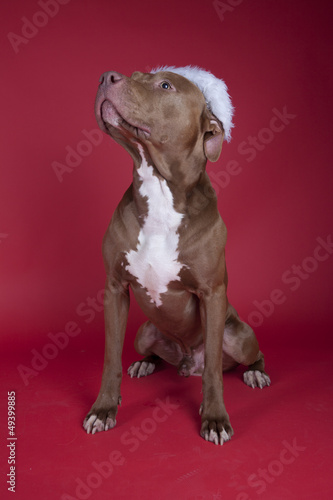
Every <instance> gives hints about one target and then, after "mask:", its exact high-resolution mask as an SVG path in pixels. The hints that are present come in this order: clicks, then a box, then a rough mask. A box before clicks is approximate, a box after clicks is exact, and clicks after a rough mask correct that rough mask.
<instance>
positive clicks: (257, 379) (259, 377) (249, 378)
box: [243, 370, 271, 389]
mask: <svg viewBox="0 0 333 500" xmlns="http://www.w3.org/2000/svg"><path fill="white" fill-rule="evenodd" d="M243 380H244V382H245V384H246V385H248V386H249V387H252V388H253V389H255V388H256V387H259V388H260V389H263V388H264V387H269V386H270V385H271V379H270V378H269V376H268V375H267V373H265V372H261V371H259V370H248V371H246V372H245V373H244V375H243Z"/></svg>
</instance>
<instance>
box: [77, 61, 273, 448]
mask: <svg viewBox="0 0 333 500" xmlns="http://www.w3.org/2000/svg"><path fill="white" fill-rule="evenodd" d="M200 89H201V90H200ZM232 109H233V108H232V105H231V101H230V98H229V96H228V94H227V91H226V86H225V84H224V82H223V81H222V80H218V79H217V78H216V77H214V76H213V75H212V74H211V73H209V72H206V71H204V70H201V69H199V68H193V67H185V68H173V67H171V68H162V70H156V72H153V73H148V74H147V73H139V72H135V73H133V74H132V76H131V77H130V78H128V77H126V76H123V75H121V74H119V73H116V72H114V71H110V72H108V73H104V74H103V75H102V77H101V80H100V86H99V89H98V92H97V97H96V108H95V112H96V118H97V122H98V125H99V127H100V128H101V130H103V131H104V132H106V133H107V134H109V135H110V136H111V137H112V138H113V139H114V140H115V141H117V142H118V143H119V144H120V145H121V146H123V147H124V148H125V149H126V151H128V153H129V154H130V155H131V157H132V158H133V161H134V168H133V183H132V184H131V186H130V187H129V189H128V190H127V191H126V193H125V194H124V196H123V198H122V200H121V202H120V204H119V205H118V207H117V208H116V210H115V213H114V215H113V217H112V220H111V223H110V226H109V228H108V230H107V232H106V234H105V237H104V242H103V256H104V261H105V268H106V275H107V278H106V289H105V303H104V312H105V329H106V332H105V336H106V343H105V359H104V369H103V376H102V384H101V389H100V392H99V395H98V397H97V400H96V402H95V403H94V405H93V406H92V408H91V410H90V412H89V413H88V415H87V417H86V418H85V420H84V424H83V426H84V428H85V430H86V431H87V433H92V434H94V433H95V432H100V431H107V430H108V429H111V428H112V427H114V426H115V425H116V414H117V409H118V408H117V407H118V405H119V404H120V402H121V395H120V384H121V379H122V363H121V356H122V348H123V341H124V335H125V329H126V322H127V316H128V310H129V286H130V287H131V288H132V290H133V293H134V296H135V298H136V300H137V302H138V304H139V306H140V307H141V309H142V311H143V312H144V313H145V315H146V316H147V318H148V321H147V322H146V323H144V324H143V325H142V326H141V327H140V329H139V331H138V334H137V337H136V340H135V347H136V350H137V351H138V353H139V354H140V355H142V356H145V357H144V358H143V359H142V360H141V361H137V362H135V363H133V364H132V365H131V366H130V368H129V369H128V373H129V375H130V376H131V377H142V376H146V375H150V374H151V373H152V372H153V371H154V369H155V366H156V364H157V363H158V362H159V361H160V360H161V359H163V360H165V361H167V362H168V363H171V364H172V365H174V366H176V367H177V368H178V372H179V374H181V375H184V376H189V375H202V384H203V402H202V404H201V408H200V414H201V419H202V425H201V432H200V434H201V436H202V437H203V438H204V439H206V440H207V441H211V442H213V443H215V444H223V443H224V442H226V441H228V440H229V439H230V438H231V436H232V434H233V430H232V427H231V425H230V422H229V416H228V414H227V411H226V409H225V406H224V401H223V382H222V370H229V369H231V368H233V367H235V366H237V365H238V364H240V363H241V364H243V365H246V366H247V367H248V370H247V371H246V372H245V373H244V382H245V383H246V384H247V385H249V386H250V387H260V388H263V387H265V386H269V385H270V379H269V377H268V375H267V374H266V373H265V371H264V356H263V354H262V353H261V352H260V350H259V346H258V342H257V339H256V337H255V335H254V332H253V331H252V329H251V328H250V327H249V326H248V325H247V324H246V323H244V322H243V321H241V320H240V319H239V317H238V314H237V312H236V311H235V309H234V308H233V307H232V306H231V305H230V304H229V303H228V299H227V293H226V292H227V283H228V277H227V271H226V265H225V256H224V252H225V244H226V237H227V231H226V227H225V225H224V223H223V220H222V219H221V216H220V214H219V212H218V208H217V198H216V194H215V192H214V190H213V189H212V187H211V183H210V180H209V178H208V175H207V173H206V170H205V167H206V163H207V160H210V161H212V162H214V161H217V159H218V158H219V156H220V153H221V148H222V142H223V139H224V136H226V138H227V139H229V138H230V130H231V127H232V122H231V118H232Z"/></svg>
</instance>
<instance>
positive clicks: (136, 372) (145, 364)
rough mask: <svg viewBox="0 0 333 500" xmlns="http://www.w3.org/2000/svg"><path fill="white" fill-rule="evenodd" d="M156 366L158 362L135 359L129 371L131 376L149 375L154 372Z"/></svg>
mask: <svg viewBox="0 0 333 500" xmlns="http://www.w3.org/2000/svg"><path fill="white" fill-rule="evenodd" d="M155 366H156V364H155V363H152V362H150V361H144V360H142V361H135V363H132V364H131V366H130V367H129V368H128V370H127V373H128V375H129V376H130V377H131V378H133V377H137V378H140V377H146V376H147V375H151V374H152V373H153V371H154V370H155Z"/></svg>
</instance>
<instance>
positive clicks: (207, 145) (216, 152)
mask: <svg viewBox="0 0 333 500" xmlns="http://www.w3.org/2000/svg"><path fill="white" fill-rule="evenodd" d="M223 139H224V130H223V127H222V124H221V122H220V121H219V120H218V119H217V118H216V117H215V116H214V115H211V116H210V119H209V125H208V130H207V132H206V133H205V135H204V152H205V156H206V158H207V160H209V161H211V162H215V161H217V160H218V159H219V157H220V154H221V151H222V144H223Z"/></svg>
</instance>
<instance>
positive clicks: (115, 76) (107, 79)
mask: <svg viewBox="0 0 333 500" xmlns="http://www.w3.org/2000/svg"><path fill="white" fill-rule="evenodd" d="M122 79H123V75H121V74H120V73H117V72H116V71H106V73H103V74H102V76H101V77H100V79H99V83H100V84H101V85H113V84H114V83H117V82H119V81H120V80H122Z"/></svg>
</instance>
